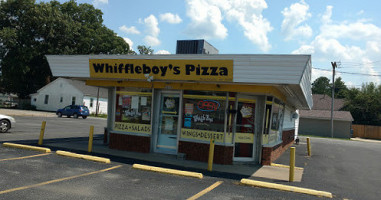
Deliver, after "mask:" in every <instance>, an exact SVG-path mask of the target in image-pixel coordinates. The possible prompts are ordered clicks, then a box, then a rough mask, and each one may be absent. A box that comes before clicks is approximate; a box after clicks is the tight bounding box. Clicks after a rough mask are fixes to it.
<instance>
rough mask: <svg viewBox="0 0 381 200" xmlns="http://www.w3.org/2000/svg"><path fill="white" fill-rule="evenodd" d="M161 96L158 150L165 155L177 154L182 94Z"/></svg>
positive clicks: (161, 94) (164, 93) (165, 93)
mask: <svg viewBox="0 0 381 200" xmlns="http://www.w3.org/2000/svg"><path fill="white" fill-rule="evenodd" d="M159 96H160V97H159V99H160V104H159V106H158V107H159V113H158V126H157V128H158V131H157V142H156V150H157V151H159V152H164V153H165V152H167V153H176V151H177V135H178V134H177V133H178V127H179V126H178V125H179V116H180V113H179V108H180V94H179V93H170V92H161V93H160V95H159Z"/></svg>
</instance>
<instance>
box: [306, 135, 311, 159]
mask: <svg viewBox="0 0 381 200" xmlns="http://www.w3.org/2000/svg"><path fill="white" fill-rule="evenodd" d="M307 152H308V156H311V142H310V138H309V137H308V138H307Z"/></svg>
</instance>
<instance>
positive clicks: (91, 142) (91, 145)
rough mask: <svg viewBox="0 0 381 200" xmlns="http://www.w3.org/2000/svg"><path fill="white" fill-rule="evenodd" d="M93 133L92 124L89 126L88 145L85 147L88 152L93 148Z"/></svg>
mask: <svg viewBox="0 0 381 200" xmlns="http://www.w3.org/2000/svg"><path fill="white" fill-rule="evenodd" d="M93 135H94V126H90V135H89V146H88V148H87V151H88V152H89V153H90V152H91V151H92V150H93Z"/></svg>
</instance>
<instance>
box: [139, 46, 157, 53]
mask: <svg viewBox="0 0 381 200" xmlns="http://www.w3.org/2000/svg"><path fill="white" fill-rule="evenodd" d="M138 50H139V54H145V55H151V54H153V51H154V50H153V49H151V47H147V46H144V45H139V46H138Z"/></svg>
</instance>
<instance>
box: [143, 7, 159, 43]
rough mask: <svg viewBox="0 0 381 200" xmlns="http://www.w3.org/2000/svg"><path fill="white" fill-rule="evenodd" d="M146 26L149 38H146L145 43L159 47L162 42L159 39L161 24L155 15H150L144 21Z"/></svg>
mask: <svg viewBox="0 0 381 200" xmlns="http://www.w3.org/2000/svg"><path fill="white" fill-rule="evenodd" d="M144 24H145V26H146V33H147V36H146V37H144V42H145V43H146V44H148V45H149V46H157V45H159V44H160V43H161V42H160V40H159V38H158V36H159V33H160V29H159V22H158V21H157V19H156V17H155V16H154V15H150V16H148V17H146V18H145V19H144Z"/></svg>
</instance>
